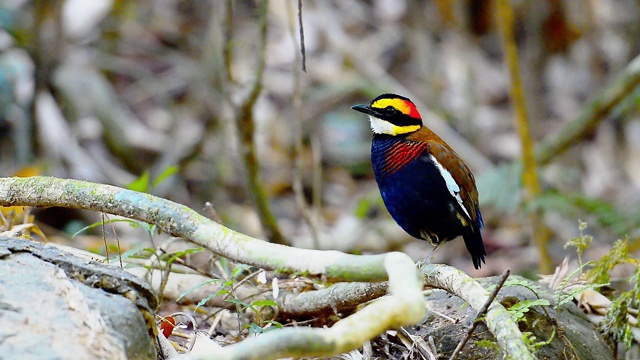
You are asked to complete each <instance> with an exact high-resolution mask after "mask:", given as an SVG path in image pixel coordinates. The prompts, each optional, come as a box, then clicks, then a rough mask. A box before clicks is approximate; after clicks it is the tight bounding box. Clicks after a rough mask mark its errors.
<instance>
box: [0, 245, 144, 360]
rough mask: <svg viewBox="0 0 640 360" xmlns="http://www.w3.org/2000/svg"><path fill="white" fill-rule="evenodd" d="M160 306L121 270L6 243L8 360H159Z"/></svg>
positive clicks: (3, 296) (2, 278) (0, 271)
mask: <svg viewBox="0 0 640 360" xmlns="http://www.w3.org/2000/svg"><path fill="white" fill-rule="evenodd" d="M156 305H157V300H156V298H155V295H154V294H153V291H152V290H151V288H150V287H149V286H148V285H147V283H146V282H144V281H143V280H141V279H138V278H136V277H135V276H133V275H131V274H129V273H127V272H125V271H123V270H121V269H120V268H117V267H114V266H109V265H104V264H101V263H98V262H94V261H87V260H85V259H81V258H78V257H76V256H73V255H71V254H69V253H66V252H64V251H61V250H59V249H57V248H55V247H53V246H48V245H42V244H40V243H36V242H34V241H30V240H24V239H15V238H6V237H0V321H2V324H3V326H0V359H5V358H6V359H9V358H11V359H150V358H151V359H153V358H155V357H156V347H155V340H154V339H155V337H154V335H155V332H156V330H155V329H156V327H155V320H154V312H153V309H155V307H156ZM9 354H10V355H9ZM7 355H8V356H7Z"/></svg>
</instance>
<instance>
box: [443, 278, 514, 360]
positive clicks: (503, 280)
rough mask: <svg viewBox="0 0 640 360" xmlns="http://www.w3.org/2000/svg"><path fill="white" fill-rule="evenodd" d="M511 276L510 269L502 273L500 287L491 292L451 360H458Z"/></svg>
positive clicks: (497, 286)
mask: <svg viewBox="0 0 640 360" xmlns="http://www.w3.org/2000/svg"><path fill="white" fill-rule="evenodd" d="M510 274H511V270H509V269H507V270H505V271H504V273H502V279H501V280H500V282H499V283H498V285H496V288H495V289H493V291H492V292H491V295H489V298H488V299H487V301H486V302H485V303H484V306H483V307H482V308H481V309H480V311H478V314H477V315H476V318H475V319H473V323H472V324H471V326H470V327H469V330H467V335H466V336H465V337H464V339H462V341H460V342H459V343H458V346H457V347H456V349H455V350H454V351H453V354H451V357H450V358H449V360H456V359H457V358H458V354H460V352H461V351H462V349H464V346H465V345H467V342H468V341H469V339H471V335H473V332H474V331H475V330H476V328H477V327H478V324H479V323H480V322H479V319H480V318H481V317H482V316H483V315H484V313H486V312H487V310H488V309H489V305H491V303H492V302H493V300H494V299H495V298H496V296H498V291H500V289H501V288H502V286H503V285H504V282H505V281H507V278H508V277H509V275H510Z"/></svg>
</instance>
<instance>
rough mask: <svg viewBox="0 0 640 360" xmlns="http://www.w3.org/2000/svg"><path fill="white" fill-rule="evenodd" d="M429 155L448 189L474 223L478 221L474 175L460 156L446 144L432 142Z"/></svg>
mask: <svg viewBox="0 0 640 360" xmlns="http://www.w3.org/2000/svg"><path fill="white" fill-rule="evenodd" d="M429 153H430V156H431V157H432V160H433V161H434V163H435V164H436V167H437V168H438V170H439V171H440V174H441V175H442V177H443V178H444V179H445V182H446V184H447V189H448V190H449V192H450V193H451V196H453V197H454V198H455V199H456V200H457V201H458V204H459V205H460V207H461V209H462V210H463V212H464V214H465V215H466V217H467V218H468V219H469V220H471V222H472V223H476V221H477V220H478V189H477V188H476V185H475V179H474V178H473V174H472V173H471V171H470V170H469V168H468V167H467V165H465V163H464V162H462V160H460V158H459V157H458V155H457V154H456V153H455V151H453V149H451V148H450V147H449V146H448V145H447V144H446V143H444V142H442V143H441V142H430V143H429Z"/></svg>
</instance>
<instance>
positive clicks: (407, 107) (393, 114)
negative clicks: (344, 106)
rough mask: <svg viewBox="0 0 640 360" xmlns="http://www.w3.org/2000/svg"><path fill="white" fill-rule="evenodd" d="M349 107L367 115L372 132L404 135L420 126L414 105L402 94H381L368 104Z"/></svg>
mask: <svg viewBox="0 0 640 360" xmlns="http://www.w3.org/2000/svg"><path fill="white" fill-rule="evenodd" d="M351 108H352V109H353V110H355V111H359V112H361V113H365V114H367V115H369V121H370V122H371V130H372V131H373V133H374V134H387V135H393V136H396V135H404V134H409V133H412V132H415V131H418V130H420V128H421V127H422V117H421V116H420V113H419V112H418V109H417V108H416V105H415V104H414V103H413V102H412V101H411V100H409V99H407V98H406V97H404V96H400V95H396V94H382V95H380V96H378V97H377V98H375V99H373V100H372V101H371V104H369V105H367V104H359V105H354V106H352V107H351Z"/></svg>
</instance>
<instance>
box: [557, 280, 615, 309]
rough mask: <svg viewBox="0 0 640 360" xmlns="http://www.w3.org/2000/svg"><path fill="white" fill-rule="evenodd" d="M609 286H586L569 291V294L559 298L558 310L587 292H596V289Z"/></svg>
mask: <svg viewBox="0 0 640 360" xmlns="http://www.w3.org/2000/svg"><path fill="white" fill-rule="evenodd" d="M607 285H609V284H608V283H607V284H585V285H584V286H581V287H577V288H575V289H573V290H571V291H569V292H568V293H563V295H562V296H560V297H559V300H558V302H557V304H556V308H557V307H558V306H562V305H564V304H566V303H568V302H569V301H571V300H573V299H574V298H575V297H576V296H578V295H580V294H582V293H583V292H585V291H587V290H589V289H593V290H595V289H598V288H601V287H603V286H607Z"/></svg>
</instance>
